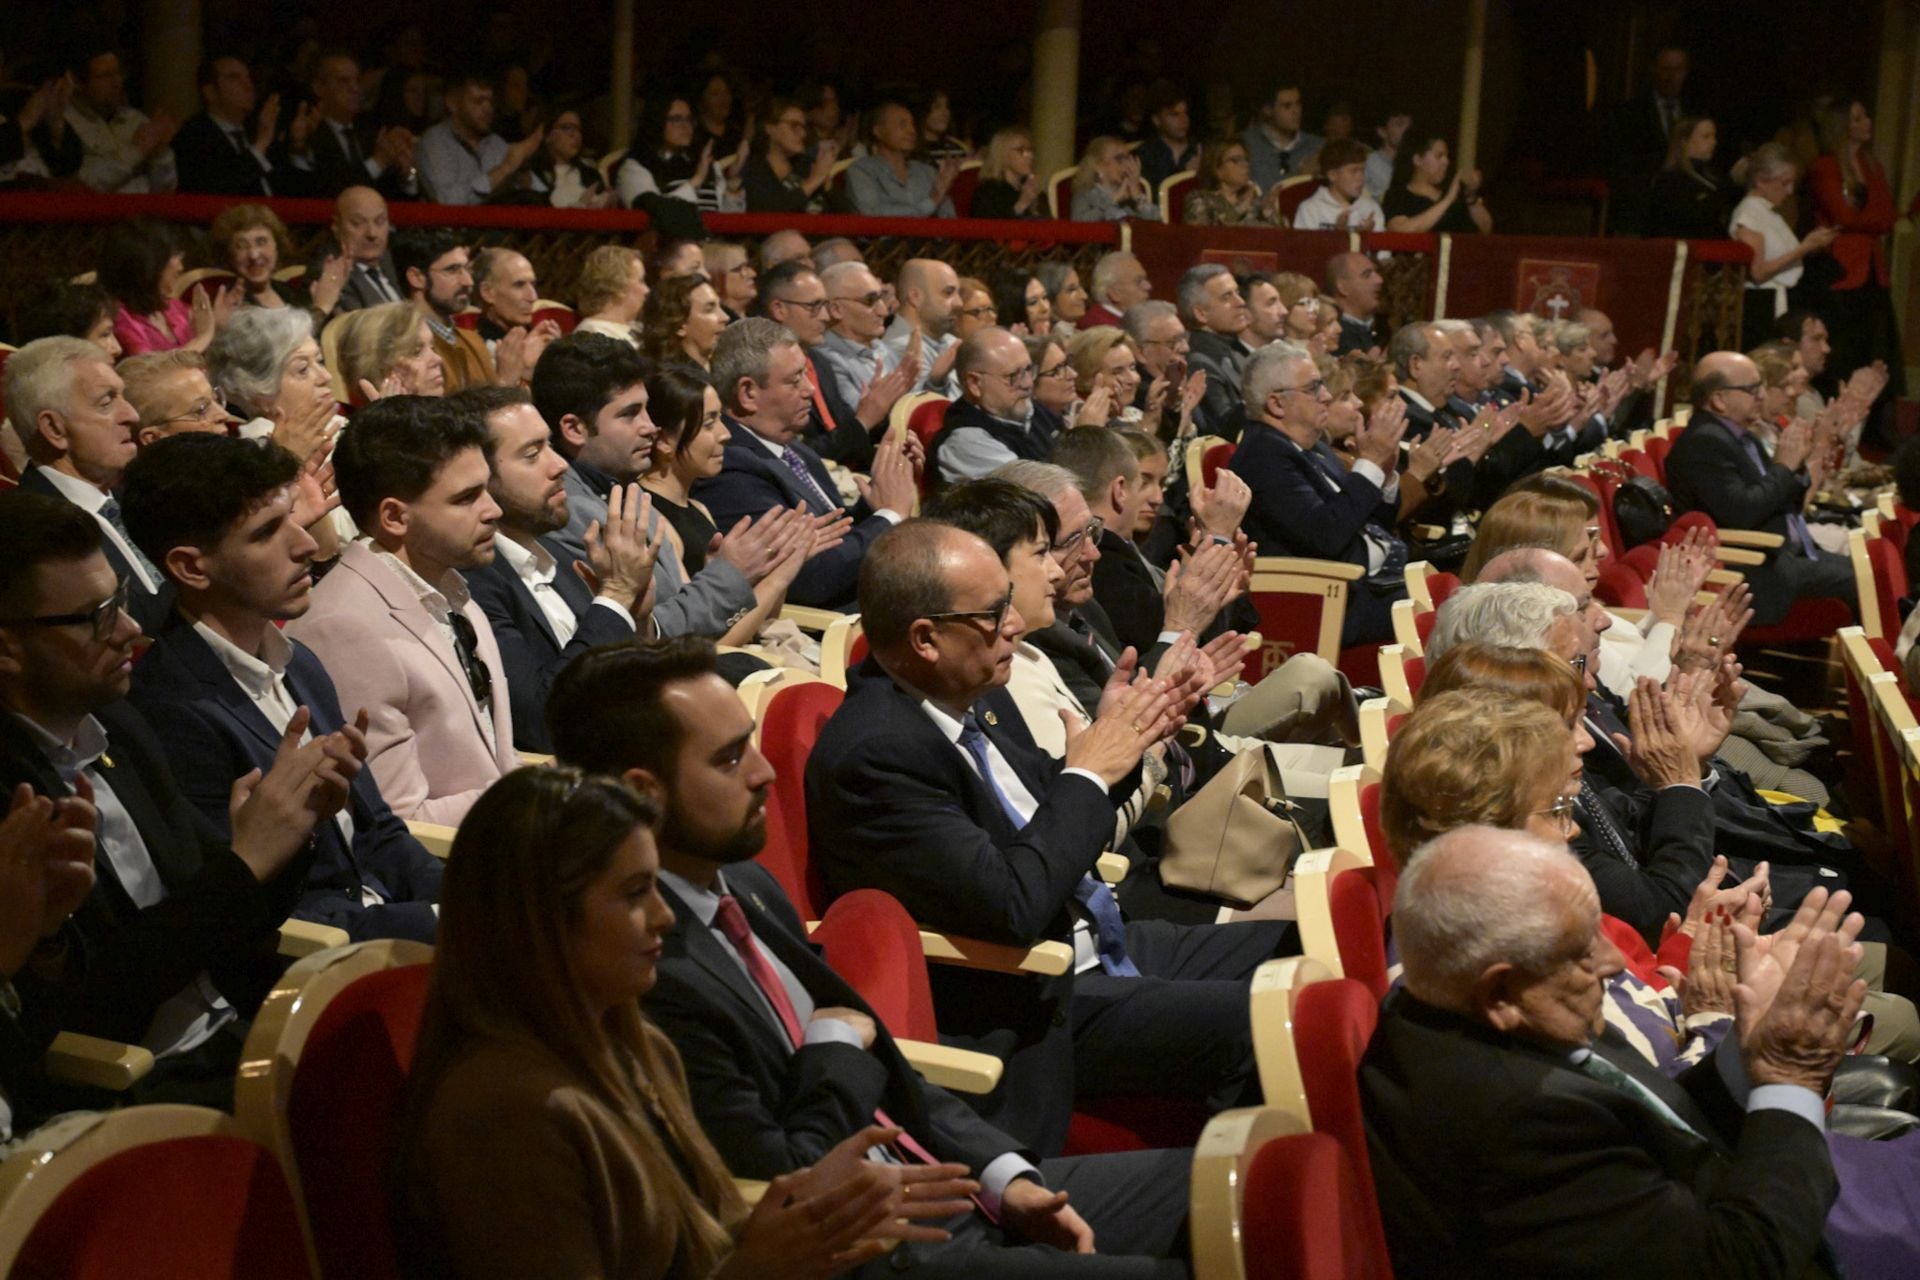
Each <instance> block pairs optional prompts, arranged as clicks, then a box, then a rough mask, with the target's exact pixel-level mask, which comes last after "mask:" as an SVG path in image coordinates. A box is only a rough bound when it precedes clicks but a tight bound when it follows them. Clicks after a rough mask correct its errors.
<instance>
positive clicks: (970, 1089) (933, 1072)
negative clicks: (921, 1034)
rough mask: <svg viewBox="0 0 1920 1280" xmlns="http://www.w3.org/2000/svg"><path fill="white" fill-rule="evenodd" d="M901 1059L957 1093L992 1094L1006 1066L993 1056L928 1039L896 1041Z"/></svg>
mask: <svg viewBox="0 0 1920 1280" xmlns="http://www.w3.org/2000/svg"><path fill="white" fill-rule="evenodd" d="M894 1043H895V1044H896V1045H898V1046H899V1047H900V1053H901V1056H903V1057H904V1058H906V1060H907V1062H908V1064H909V1065H910V1066H912V1067H913V1069H914V1070H915V1071H918V1072H919V1073H920V1074H921V1075H923V1076H925V1077H926V1078H927V1083H929V1084H937V1085H939V1086H940V1087H941V1088H942V1089H949V1090H952V1091H953V1092H955V1093H974V1094H980V1093H992V1092H993V1091H994V1090H995V1089H996V1088H998V1087H999V1085H1000V1076H1001V1074H1002V1073H1003V1072H1004V1071H1005V1070H1006V1064H1005V1063H1004V1062H1002V1061H1000V1059H998V1058H996V1057H994V1056H993V1055H992V1054H990V1053H975V1052H974V1051H973V1050H971V1049H956V1048H954V1047H953V1046H951V1045H944V1044H936V1043H933V1042H930V1041H926V1040H895V1041H894Z"/></svg>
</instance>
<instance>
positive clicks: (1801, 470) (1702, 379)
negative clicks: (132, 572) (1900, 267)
mask: <svg viewBox="0 0 1920 1280" xmlns="http://www.w3.org/2000/svg"><path fill="white" fill-rule="evenodd" d="M15 358H16V359H18V357H15ZM1760 392H1761V387H1760V370H1759V369H1758V368H1756V367H1755V366H1754V363H1753V361H1751V360H1749V359H1747V358H1746V357H1745V356H1743V355H1741V354H1739V353H1738V352H1736V351H1716V352H1714V353H1713V354H1712V355H1709V356H1706V357H1705V358H1703V359H1702V360H1701V361H1700V363H1699V364H1697V365H1695V366H1694V370H1693V419H1692V421H1691V422H1689V423H1688V424H1687V429H1686V430H1685V431H1682V432H1681V433H1680V434H1679V435H1678V436H1677V437H1675V439H1674V444H1673V450H1672V452H1670V453H1669V454H1668V455H1667V487H1668V488H1669V489H1671V490H1672V491H1673V497H1674V501H1675V502H1676V503H1677V504H1678V505H1679V507H1680V509H1681V510H1682V511H1704V512H1706V513H1707V514H1708V515H1710V516H1712V517H1713V519H1714V523H1716V524H1718V525H1720V526H1721V527H1723V528H1728V529H1757V530H1759V531H1760V532H1762V533H1771V534H1774V535H1776V536H1777V537H1779V538H1780V540H1781V545H1780V546H1779V547H1778V548H1776V549H1774V550H1773V551H1771V552H1770V553H1769V554H1768V556H1767V562H1766V563H1765V564H1763V565H1757V566H1755V567H1753V568H1751V569H1749V570H1748V571H1747V584H1748V585H1749V586H1751V587H1752V588H1753V610H1754V621H1755V622H1756V623H1758V624H1760V625H1761V626H1770V625H1772V624H1774V623H1777V622H1779V621H1780V620H1781V619H1782V618H1784V617H1786V614H1787V610H1788V609H1789V608H1791V607H1792V605H1793V602H1794V601H1795V600H1801V599H1807V598H1810V597H1817V596H1829V597H1832V598H1834V599H1837V600H1840V601H1842V602H1844V603H1845V604H1846V606H1847V608H1848V610H1850V611H1853V612H1856V613H1857V612H1858V610H1859V600H1858V597H1857V595H1856V594H1855V590H1854V583H1853V566H1852V564H1851V563H1850V562H1849V561H1848V559H1847V557H1846V556H1843V555H1835V554H1834V553H1832V552H1830V551H1824V550H1822V549H1821V548H1820V546H1819V545H1818V544H1816V543H1815V542H1814V540H1813V535H1812V534H1811V533H1810V532H1809V531H1808V529H1807V520H1806V517H1805V516H1804V515H1803V514H1802V510H1803V508H1805V506H1806V503H1807V495H1808V494H1810V493H1816V492H1818V491H1819V489H1820V487H1821V485H1822V484H1823V483H1824V482H1825V480H1826V455H1827V452H1828V448H1829V446H1830V445H1831V444H1832V440H1831V439H1830V438H1829V433H1828V432H1826V431H1817V430H1816V429H1815V428H1814V427H1813V426H1812V425H1811V424H1809V423H1808V422H1806V421H1805V420H1804V419H1798V420H1796V421H1794V422H1793V423H1791V424H1789V425H1788V426H1787V427H1785V428H1783V429H1782V430H1781V432H1780V439H1779V442H1778V443H1777V444H1775V446H1774V450H1773V456H1772V457H1771V458H1769V457H1768V456H1767V453H1766V451H1765V450H1764V449H1762V448H1761V447H1760V442H1759V441H1758V440H1757V439H1755V438H1754V436H1753V433H1752V428H1753V426H1754V424H1755V423H1757V422H1758V421H1759V420H1760V409H1761V405H1760ZM16 421H18V419H17V418H16Z"/></svg>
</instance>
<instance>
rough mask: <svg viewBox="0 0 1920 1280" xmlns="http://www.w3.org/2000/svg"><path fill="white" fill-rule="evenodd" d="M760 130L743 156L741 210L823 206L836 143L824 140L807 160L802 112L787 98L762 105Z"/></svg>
mask: <svg viewBox="0 0 1920 1280" xmlns="http://www.w3.org/2000/svg"><path fill="white" fill-rule="evenodd" d="M764 128H765V133H764V135H763V136H762V138H761V140H760V145H759V146H758V147H757V148H756V150H755V151H754V153H753V154H752V155H750V156H748V157H747V167H746V173H745V175H744V181H745V184H746V194H747V212H748V213H818V212H820V211H821V210H822V209H824V208H826V204H827V194H826V192H827V182H828V180H829V179H830V178H832V176H833V166H834V161H835V160H836V159H838V157H839V154H840V152H839V148H838V146H837V145H836V144H835V143H834V142H833V141H832V139H828V140H827V141H826V142H823V143H821V144H820V145H819V146H818V147H816V148H813V149H812V150H813V155H812V158H811V159H810V160H809V159H808V156H807V152H808V150H809V148H808V146H807V117H806V113H805V112H803V111H802V110H801V109H800V104H799V103H797V102H794V101H793V100H792V99H789V98H776V99H774V100H773V101H772V102H770V103H768V104H767V120H766V124H765V126H764ZM803 161H805V162H806V165H805V172H802V162H803Z"/></svg>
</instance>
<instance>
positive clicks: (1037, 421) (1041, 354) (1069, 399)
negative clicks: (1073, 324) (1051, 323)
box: [983, 326, 1104, 447]
mask: <svg viewBox="0 0 1920 1280" xmlns="http://www.w3.org/2000/svg"><path fill="white" fill-rule="evenodd" d="M989 327H991V326H989ZM1103 327H1104V326H1103ZM983 332H984V331H983ZM1020 341H1021V342H1022V343H1024V344H1025V345H1026V348H1027V358H1028V359H1030V360H1032V361H1033V416H1032V417H1031V418H1029V419H1028V422H1027V425H1028V428H1029V429H1030V430H1032V431H1034V432H1035V433H1037V434H1038V435H1040V436H1043V437H1045V439H1046V440H1047V441H1048V442H1049V447H1051V442H1052V441H1054V440H1057V439H1059V438H1060V433H1061V432H1063V431H1065V430H1066V429H1067V420H1068V419H1069V418H1071V417H1073V416H1074V410H1075V407H1076V405H1077V403H1078V401H1079V399H1080V396H1079V388H1078V386H1077V385H1076V383H1075V378H1074V369H1073V365H1072V363H1071V362H1070V361H1069V360H1068V358H1067V344H1066V343H1064V342H1062V341H1060V339H1059V338H1058V337H1056V336H1055V335H1053V334H1051V333H1043V334H1031V333H1030V334H1028V335H1027V336H1026V337H1024V338H1022V339H1020Z"/></svg>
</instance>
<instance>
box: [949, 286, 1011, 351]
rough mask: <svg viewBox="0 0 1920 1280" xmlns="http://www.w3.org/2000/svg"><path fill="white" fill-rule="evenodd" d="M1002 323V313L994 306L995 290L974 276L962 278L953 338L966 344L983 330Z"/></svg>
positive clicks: (954, 316) (954, 312)
mask: <svg viewBox="0 0 1920 1280" xmlns="http://www.w3.org/2000/svg"><path fill="white" fill-rule="evenodd" d="M999 323H1000V312H999V311H998V309H996V308H995V307H994V305H993V290H992V289H989V288H988V287H987V282H986V281H984V280H981V279H978V278H976V277H974V276H961V277H960V305H959V306H957V307H955V308H954V310H953V336H954V337H956V338H958V339H959V340H960V341H962V342H965V341H966V340H967V339H968V338H971V337H972V336H973V335H974V334H976V333H978V332H980V331H981V330H982V329H990V328H992V327H993V326H994V325H996V324H999Z"/></svg>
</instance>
